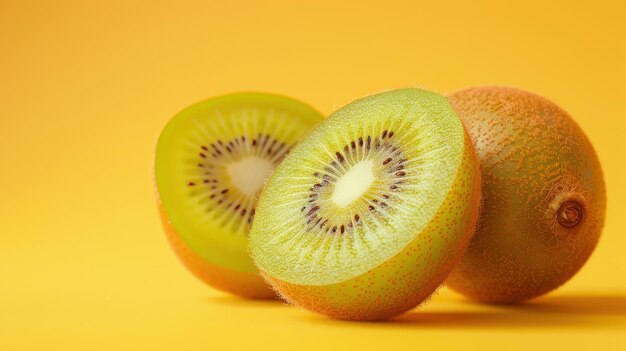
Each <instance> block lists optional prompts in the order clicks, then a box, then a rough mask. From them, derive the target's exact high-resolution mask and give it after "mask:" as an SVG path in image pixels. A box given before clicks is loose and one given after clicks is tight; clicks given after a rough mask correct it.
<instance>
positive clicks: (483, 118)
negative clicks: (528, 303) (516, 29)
mask: <svg viewBox="0 0 626 351" xmlns="http://www.w3.org/2000/svg"><path fill="white" fill-rule="evenodd" d="M449 99H450V102H451V103H452V105H453V106H454V108H455V109H456V111H457V113H459V115H460V117H461V119H462V120H463V122H464V123H465V125H466V127H467V129H468V132H469V133H470V135H471V137H472V139H473V142H474V146H475V148H476V151H477V153H478V157H479V159H480V163H481V172H482V182H483V184H482V193H483V206H482V209H481V215H480V220H479V223H478V228H477V232H476V235H475V236H474V238H473V239H472V242H471V243H470V246H469V248H468V250H467V252H466V254H465V256H464V257H463V258H462V259H461V261H460V262H459V264H458V265H457V266H456V267H455V268H454V269H453V270H452V273H451V274H450V276H449V278H448V280H447V285H448V286H450V287H451V288H452V289H453V290H456V291H458V292H460V293H462V294H464V295H466V296H468V297H470V298H472V299H475V300H478V301H482V302H490V303H516V302H520V301H524V300H527V299H531V298H534V297H537V296H540V295H542V294H545V293H547V292H549V291H551V290H553V289H555V288H557V287H559V286H560V285H562V284H563V283H565V282H566V281H567V280H569V279H570V278H571V277H572V276H573V275H574V274H575V273H576V272H578V270H579V269H580V268H581V267H582V266H583V265H584V263H585V262H586V261H587V259H588V258H589V256H590V255H591V253H592V251H593V249H594V248H595V246H596V243H597V242H598V239H599V236H600V232H601V230H602V227H603V224H604V217H605V210H606V192H605V185H604V178H603V175H602V170H601V168H600V163H599V161H598V158H597V156H596V153H595V151H594V149H593V147H592V145H591V144H590V142H589V140H588V139H587V137H586V136H585V134H584V133H583V131H582V130H581V129H580V127H579V126H578V125H577V124H576V123H575V122H574V121H573V120H572V119H571V118H570V116H569V115H568V114H567V113H566V112H565V111H563V110H561V109H560V108H559V107H557V106H556V105H555V104H553V103H552V102H550V101H548V100H546V99H544V98H542V97H540V96H537V95H534V94H531V93H528V92H524V91H521V90H517V89H511V88H501V87H479V88H470V89H465V90H461V91H458V92H455V93H452V94H450V95H449Z"/></svg>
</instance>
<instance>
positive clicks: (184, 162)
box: [155, 93, 323, 298]
mask: <svg viewBox="0 0 626 351" xmlns="http://www.w3.org/2000/svg"><path fill="white" fill-rule="evenodd" d="M322 120H323V117H322V115H320V114H319V113H318V112H317V111H315V110H314V109H312V108H311V107H309V106H307V105H305V104H303V103H301V102H298V101H295V100H292V99H290V98H287V97H282V96H276V95H271V94H264V93H238V94H231V95H226V96H221V97H216V98H212V99H209V100H206V101H202V102H199V103H197V104H194V105H192V106H189V107H187V108H186V109H184V110H182V111H181V112H179V113H178V114H177V115H175V116H174V117H173V118H172V119H171V120H170V121H169V123H168V124H167V125H166V126H165V128H164V129H163V131H162V133H161V135H160V137H159V140H158V142H157V146H156V159H155V183H156V189H157V195H158V196H157V200H158V207H159V211H160V214H161V218H162V221H163V224H164V227H165V231H166V233H167V237H168V238H169V242H170V244H171V246H172V248H173V250H174V251H175V253H176V254H177V256H178V257H179V258H180V260H181V261H182V262H183V264H184V265H185V266H186V267H187V268H188V269H189V270H190V271H191V272H192V273H193V274H195V275H196V276H197V277H199V278H200V279H201V280H203V281H204V282H206V283H207V284H209V285H211V286H213V287H215V288H217V289H220V290H224V291H227V292H230V293H233V294H236V295H239V296H243V297H247V298H272V297H275V293H274V292H273V291H272V290H271V288H270V287H269V286H268V285H267V284H266V283H265V282H264V281H263V279H262V278H261V276H260V275H259V272H258V269H257V268H256V267H255V266H254V264H253V262H252V260H251V258H250V256H249V254H248V234H249V231H250V227H251V223H252V221H253V218H254V216H255V206H256V202H257V198H258V194H259V193H260V191H261V188H262V187H263V184H264V182H265V180H266V179H267V177H269V175H270V173H271V172H272V171H273V169H274V168H275V167H276V165H278V164H279V163H280V162H281V160H282V159H283V158H284V156H285V155H286V154H287V153H288V152H289V150H290V149H291V148H292V147H293V146H294V145H295V144H296V143H297V142H298V141H299V140H300V139H301V138H302V137H303V136H304V134H306V133H307V132H308V131H309V130H310V129H311V128H313V126H315V125H316V124H318V123H319V122H320V121H322Z"/></svg>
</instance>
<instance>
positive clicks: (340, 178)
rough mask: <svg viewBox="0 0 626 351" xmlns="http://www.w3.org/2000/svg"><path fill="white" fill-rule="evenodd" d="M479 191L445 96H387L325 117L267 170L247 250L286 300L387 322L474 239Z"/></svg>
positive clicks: (423, 293) (469, 151)
mask: <svg viewBox="0 0 626 351" xmlns="http://www.w3.org/2000/svg"><path fill="white" fill-rule="evenodd" d="M479 198H480V173H479V166H478V160H477V159H476V157H475V154H474V151H473V148H472V144H471V141H470V140H469V137H468V136H467V135H466V133H465V130H464V128H463V125H462V123H461V120H460V119H459V118H458V117H457V115H456V113H455V112H454V110H453V109H452V107H451V106H450V104H449V103H448V101H447V100H446V98H445V97H443V96H441V95H439V94H436V93H432V92H428V91H425V90H419V89H400V90H393V91H389V92H384V93H380V94H376V95H372V96H369V97H365V98H362V99H360V100H356V101H354V102H352V103H350V104H348V105H347V106H345V107H343V108H341V109H339V110H338V111H336V112H334V113H333V114H332V115H331V116H330V117H328V118H327V119H326V120H325V121H324V122H322V123H321V124H319V125H318V126H317V127H316V128H314V129H313V130H312V131H311V132H310V133H309V134H308V135H307V136H306V137H305V138H304V139H303V140H302V141H301V142H300V143H299V144H298V145H297V146H296V147H295V148H293V149H292V151H291V152H290V154H289V155H288V156H287V157H286V158H285V159H284V160H283V162H282V163H281V164H280V165H279V166H278V167H277V168H276V170H275V171H274V173H273V175H272V176H271V177H270V179H269V180H268V182H267V184H266V186H265V188H264V190H263V191H262V193H261V196H260V198H259V203H258V206H257V212H256V217H255V220H254V222H253V224H252V229H251V232H250V246H251V252H252V256H253V259H254V261H255V263H256V264H257V265H258V267H259V268H260V270H261V273H262V274H263V276H264V277H265V278H266V280H267V281H269V282H270V283H271V284H272V286H273V287H274V289H275V290H276V291H277V292H278V293H279V294H280V295H281V296H282V297H283V298H284V299H286V300H287V301H288V302H290V303H292V304H294V305H297V306H300V307H303V308H305V309H308V310H311V311H314V312H317V313H320V314H324V315H327V316H330V317H333V318H338V319H346V320H380V319H386V318H390V317H393V316H396V315H399V314H401V313H404V312H406V311H408V310H410V309H412V308H413V307H415V306H417V305H418V304H420V303H421V302H422V301H424V300H425V299H427V298H428V297H429V296H430V295H431V294H432V293H433V292H434V291H435V290H436V289H437V287H438V286H439V285H440V284H441V283H442V281H443V280H444V279H445V277H446V276H447V274H448V272H449V271H450V269H451V268H452V265H453V264H454V262H455V261H456V259H457V258H458V257H459V255H460V253H461V252H462V251H463V249H464V248H465V247H466V245H467V244H468V243H469V240H470V238H471V236H472V234H473V230H474V225H475V222H476V220H477V218H478V214H477V211H478V205H479Z"/></svg>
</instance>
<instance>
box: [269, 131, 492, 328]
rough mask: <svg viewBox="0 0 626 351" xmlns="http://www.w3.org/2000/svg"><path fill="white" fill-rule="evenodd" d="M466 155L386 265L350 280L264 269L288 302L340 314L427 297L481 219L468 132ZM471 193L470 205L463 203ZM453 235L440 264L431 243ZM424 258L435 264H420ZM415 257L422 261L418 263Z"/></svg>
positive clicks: (381, 313)
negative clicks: (280, 274) (292, 277)
mask: <svg viewBox="0 0 626 351" xmlns="http://www.w3.org/2000/svg"><path fill="white" fill-rule="evenodd" d="M462 157H463V161H462V165H461V166H460V167H459V171H458V173H457V174H456V177H455V179H454V181H453V182H452V186H451V188H450V190H449V193H448V196H447V197H446V199H445V200H444V201H443V203H442V204H441V206H440V207H439V210H438V211H437V213H436V214H435V215H434V216H433V218H432V219H431V221H430V223H428V225H427V226H426V227H425V228H424V229H423V230H422V231H421V232H420V234H419V235H418V236H416V238H415V239H413V241H412V242H411V243H409V244H408V245H407V246H406V247H405V248H404V249H403V250H402V251H400V252H399V253H397V254H396V255H395V256H393V257H391V258H390V259H389V260H387V261H386V262H385V263H383V264H382V265H380V266H378V267H375V268H373V269H371V270H370V271H368V272H366V273H363V274H361V275H359V276H357V277H354V278H352V279H349V280H347V281H343V282H340V283H336V284H331V285H322V286H310V285H298V284H293V283H289V282H285V281H282V280H280V279H277V278H274V277H272V276H271V275H270V274H268V273H267V272H265V271H264V270H263V269H261V274H262V275H263V277H264V278H265V279H266V280H267V281H268V282H269V283H270V284H271V285H272V286H273V287H274V289H275V290H276V291H277V292H278V293H279V294H280V296H281V297H282V298H283V299H284V300H286V301H287V302H289V303H291V304H293V305H296V306H299V307H302V308H305V309H307V310H310V311H313V312H316V313H320V314H324V315H327V316H329V317H331V318H335V319H342V320H352V321H377V320H386V319H389V318H391V317H394V316H397V315H400V314H402V313H405V312H407V311H409V310H411V309H413V308H415V307H416V306H418V305H420V304H422V303H424V302H425V301H427V300H428V298H429V297H430V296H431V295H432V294H433V293H434V292H435V291H436V290H437V289H438V288H439V286H440V285H441V284H442V282H443V281H444V280H445V278H446V277H447V275H448V274H449V272H450V270H451V269H452V268H453V267H454V265H455V263H456V262H457V261H458V260H459V259H460V257H461V255H462V253H463V251H464V250H465V249H466V247H467V246H468V244H469V242H470V239H471V237H472V235H473V234H474V230H475V226H476V222H477V220H478V210H477V209H478V207H479V203H480V172H479V167H478V160H477V159H476V155H475V152H474V149H473V147H472V144H471V141H470V139H469V136H468V135H467V134H465V150H464V153H463V156H462ZM468 198H469V200H470V201H469V202H467V206H463V205H462V203H464V202H465V199H468ZM451 232H452V233H455V234H454V235H452V234H451ZM457 233H460V234H457ZM448 236H450V237H455V238H458V241H456V240H443V245H444V247H443V248H442V249H440V253H442V254H443V255H446V256H449V257H450V258H449V259H447V260H446V261H445V262H444V263H443V264H441V265H440V264H439V263H437V262H438V261H440V259H439V258H436V257H432V256H433V252H431V251H434V250H431V249H430V248H429V247H430V245H432V242H433V241H435V242H436V241H439V240H442V239H443V238H446V237H448ZM422 260H424V261H425V262H427V263H430V264H424V265H420V264H419V262H420V261H422ZM416 263H417V265H418V266H420V267H418V268H417V269H415V266H416ZM425 278H426V279H428V280H427V281H428V283H427V284H425V283H424V279H425Z"/></svg>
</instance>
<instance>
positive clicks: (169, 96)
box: [0, 0, 626, 350]
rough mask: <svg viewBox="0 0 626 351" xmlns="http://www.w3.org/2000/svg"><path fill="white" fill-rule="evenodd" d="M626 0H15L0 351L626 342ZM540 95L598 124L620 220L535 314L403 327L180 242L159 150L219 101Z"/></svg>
mask: <svg viewBox="0 0 626 351" xmlns="http://www.w3.org/2000/svg"><path fill="white" fill-rule="evenodd" d="M624 4H625V3H624V2H623V1H615V2H613V3H610V2H605V1H593V2H588V3H586V4H584V3H583V2H576V1H537V2H534V1H524V2H516V3H514V2H508V1H470V2H467V3H454V2H451V1H429V2H424V3H420V2H417V1H378V2H374V1H372V2H368V1H355V2H352V3H348V2H342V1H315V2H310V3H309V4H299V5H294V2H293V1H283V2H280V1H258V2H230V1H224V2H217V1H196V2H190V1H171V2H168V1H140V2H132V1H74V2H68V1H50V2H47V1H38V2H35V1H20V0H3V1H2V2H0V121H1V122H0V160H1V163H2V171H1V172H0V186H1V192H0V214H1V220H0V235H1V237H0V238H1V244H0V284H1V286H0V349H1V350H21V349H28V350H30V349H60V350H61V349H63V350H70V349H77V350H95V349H108V350H111V349H140V348H145V349H181V350H189V349H204V350H227V349H237V350H241V349H248V348H249V349H268V350H276V349H282V348H289V349H293V350H305V349H312V350H313V349H315V350H320V349H322V350H325V349H370V348H371V349H376V348H378V349H393V348H395V347H396V346H397V347H398V348H402V346H404V347H406V348H407V349H409V348H410V349H417V348H420V349H425V348H436V349H439V348H440V347H450V348H453V349H460V348H462V349H464V350H469V349H489V348H495V349H509V350H514V349H520V350H522V349H523V350H526V349H528V348H533V349H543V348H545V349H555V348H558V349H585V348H588V349H591V348H593V349H620V348H621V349H624V348H625V347H626V279H625V277H626V275H625V274H624V269H623V267H624V265H625V264H626V258H625V257H626V255H625V254H624V252H623V251H624V249H625V248H626V235H624V233H625V232H626V221H625V220H624V212H625V211H626V201H624V200H623V199H626V187H625V186H624V179H626V165H625V162H624V154H625V153H626V149H625V147H624V140H625V137H624V133H625V131H626V118H625V117H626V104H625V103H624V97H625V96H626V88H625V86H626V85H625V81H626V67H625V62H626V49H625V47H626V39H625V38H626V7H625V5H624ZM482 84H499V85H509V86H517V87H521V88H525V89H528V90H531V91H535V92H537V93H540V94H542V95H544V96H546V97H548V98H550V99H552V100H553V101H555V102H557V103H558V104H559V105H561V106H562V107H563V108H565V109H566V110H567V111H569V112H570V113H571V114H572V116H574V118H575V119H576V120H577V121H578V123H580V125H581V126H582V127H583V129H584V130H585V131H586V132H587V134H588V135H589V137H590V138H591V140H592V142H593V144H594V145H595V147H596V149H597V151H598V153H599V156H600V159H601V161H602V164H603V167H604V171H605V174H606V181H607V187H608V198H609V205H608V206H609V207H608V219H607V223H606V228H605V230H604V234H603V237H602V239H601V242H600V245H599V246H598V248H597V250H596V252H595V253H594V255H593V256H592V258H591V260H590V261H589V263H588V264H587V265H586V266H585V268H584V269H583V270H582V271H581V272H580V273H579V274H578V275H577V276H576V277H575V278H574V279H573V280H572V281H571V282H570V283H569V284H567V285H566V286H564V287H563V288H561V289H559V290H558V291H557V292H556V293H553V294H551V295H550V296H548V297H545V298H543V299H539V300H537V301H535V302H533V303H531V304H528V305H526V306H523V307H486V306H481V305H477V304H472V303H469V302H468V301H466V300H464V299H463V298H462V297H460V296H459V295H456V294H454V293H452V292H450V291H448V290H446V289H443V290H442V291H441V293H440V294H439V295H437V296H436V297H434V298H433V299H432V302H431V303H430V304H429V305H427V306H426V307H425V308H424V309H423V310H422V311H419V312H415V313H411V314H409V315H407V316H405V317H402V318H400V319H399V320H397V321H395V322H391V323H346V322H338V321H331V320H328V319H326V318H323V317H320V316H316V315H313V314H310V313H308V312H306V311H301V310H297V309H295V308H291V307H288V306H284V305H281V304H279V303H267V302H248V301H243V300H239V299H236V298H233V297H230V296H227V295H224V294H222V293H219V292H216V291H214V290H211V289H209V288H207V287H205V286H203V285H202V284H201V283H200V282H198V281H197V280H195V279H194V278H193V277H192V276H191V275H190V274H188V272H187V271H185V270H184V268H183V267H182V266H181V264H180V263H179V262H178V261H177V260H176V259H175V257H174V255H173V254H172V252H171V251H170V249H169V248H168V246H167V244H166V241H165V237H164V235H163V233H162V230H161V227H160V223H159V221H158V219H157V212H156V207H155V206H154V196H153V188H152V162H153V160H152V158H153V149H154V144H155V141H156V138H157V136H158V134H159V131H160V129H161V128H162V127H163V125H164V124H165V123H166V122H167V120H168V119H169V118H170V117H171V116H172V115H173V114H174V113H176V112H177V111H178V110H180V109H181V108H183V107H185V106H186V105H188V104H190V103H193V102H195V101H198V100H201V99H204V98H206V97H210V96H213V95H218V94H224V93H228V92H234V91H239V90H259V91H269V92H276V93H281V94H287V95H291V96H293V97H296V98H299V99H302V100H304V101H307V102H309V103H310V104H312V105H314V106H316V107H317V108H319V109H320V110H321V111H322V112H323V113H325V114H328V113H330V112H332V111H333V110H334V109H335V108H337V107H339V106H341V105H343V104H345V103H347V102H349V101H350V100H352V99H354V98H356V97H360V96H363V95H366V94H369V93H373V92H377V91H380V90H383V89H389V88H395V87H406V86H420V87H425V88H429V89H433V90H436V91H440V92H448V91H451V90H455V89H458V88H461V87H466V86H471V85H482Z"/></svg>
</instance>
